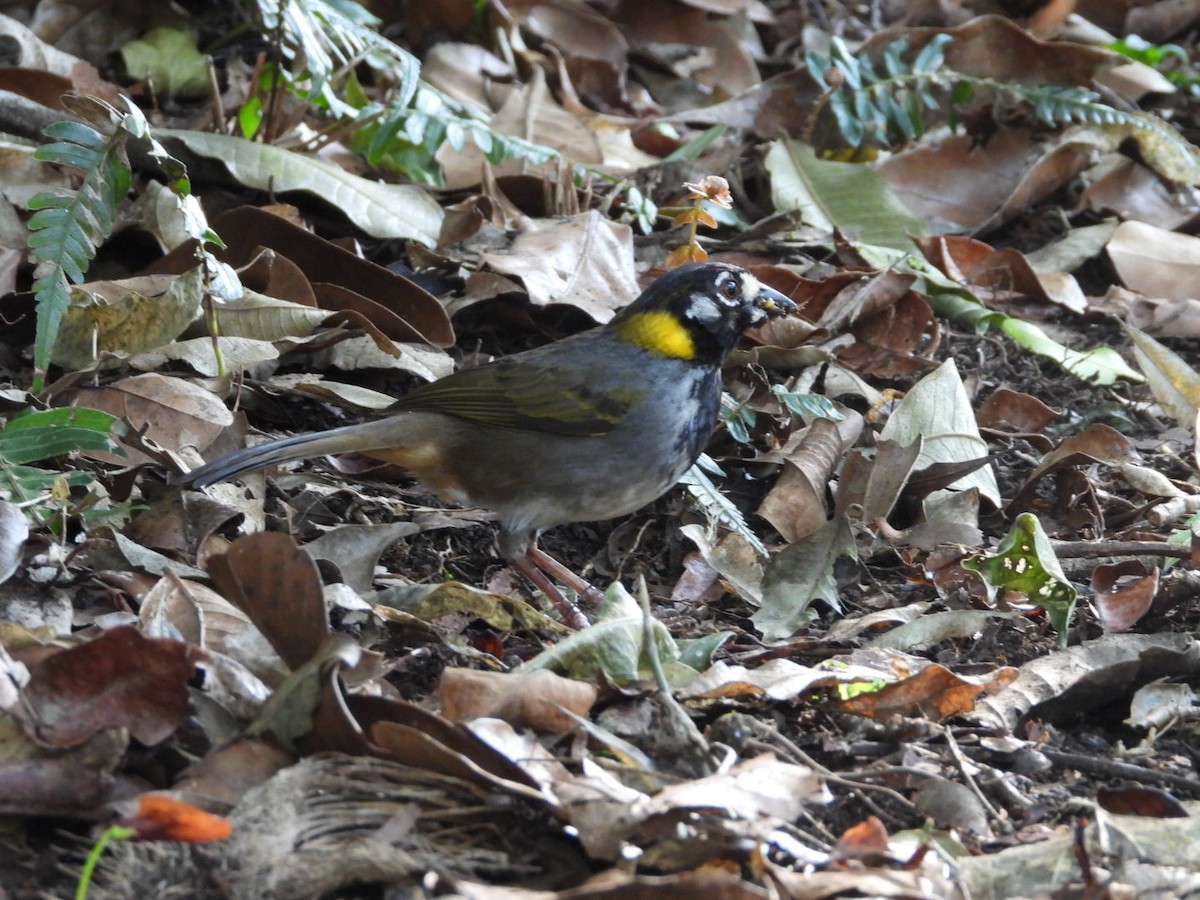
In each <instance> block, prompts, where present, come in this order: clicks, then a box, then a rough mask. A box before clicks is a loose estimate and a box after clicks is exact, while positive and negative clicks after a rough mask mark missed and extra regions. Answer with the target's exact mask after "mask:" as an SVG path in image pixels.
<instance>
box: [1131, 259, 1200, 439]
mask: <svg viewBox="0 0 1200 900" xmlns="http://www.w3.org/2000/svg"><path fill="white" fill-rule="evenodd" d="M1193 240H1195V239H1194V238H1193ZM1196 243H1197V244H1198V245H1200V240H1198V241H1196ZM1125 331H1126V332H1127V333H1128V334H1129V336H1130V337H1131V338H1133V354H1134V356H1136V357H1137V360H1138V363H1139V365H1140V366H1141V368H1142V371H1143V372H1144V373H1145V375H1146V382H1147V383H1148V384H1149V385H1150V390H1151V391H1152V392H1153V393H1154V398H1155V399H1156V400H1158V402H1159V403H1160V404H1161V405H1162V408H1163V409H1164V410H1166V411H1167V414H1168V415H1170V416H1171V418H1173V419H1174V420H1175V421H1176V422H1178V423H1179V424H1180V425H1182V426H1183V427H1184V428H1190V427H1192V426H1193V424H1194V423H1195V421H1196V417H1197V415H1198V414H1200V372H1197V371H1196V370H1195V369H1193V368H1192V367H1191V366H1189V365H1188V364H1187V363H1186V362H1184V360H1183V358H1182V357H1180V356H1179V354H1177V353H1175V352H1174V351H1173V350H1170V349H1168V348H1166V347H1164V346H1163V345H1162V344H1160V343H1159V342H1158V341H1156V340H1155V339H1154V338H1152V337H1150V335H1148V334H1145V333H1143V332H1141V331H1139V330H1138V329H1136V328H1134V327H1133V326H1132V325H1126V326H1125Z"/></svg>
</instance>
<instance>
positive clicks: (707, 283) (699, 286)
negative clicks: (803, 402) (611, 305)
mask: <svg viewBox="0 0 1200 900" xmlns="http://www.w3.org/2000/svg"><path fill="white" fill-rule="evenodd" d="M795 311H796V304H795V303H793V302H792V301H791V300H789V299H788V298H787V297H785V296H784V295H783V294H781V293H779V292H778V291H775V290H772V289H771V288H769V287H765V286H764V285H762V284H760V283H759V281H758V279H757V278H755V277H754V276H753V275H751V274H750V273H749V272H747V271H746V270H745V269H740V268H738V267H737V266H731V265H726V264H725V263H691V264H689V265H686V266H680V267H679V268H677V269H672V270H671V271H670V272H667V273H666V274H665V275H663V276H662V277H661V278H659V279H658V280H657V281H655V282H654V283H653V284H652V285H650V287H648V288H646V290H645V291H643V292H642V295H641V296H640V297H638V298H637V299H636V300H634V301H633V303H631V304H629V306H627V307H625V309H623V310H621V312H620V313H619V314H618V315H617V316H616V318H614V319H613V320H612V321H611V322H610V323H609V325H608V327H609V328H610V329H612V330H613V331H614V332H616V334H617V335H618V336H619V337H620V338H622V339H623V340H626V341H628V342H629V343H631V344H636V345H637V346H639V347H642V348H644V349H646V350H649V351H650V352H651V353H654V354H657V355H659V356H666V357H671V358H674V359H686V360H690V361H694V362H697V363H701V364H707V365H720V363H721V362H722V360H724V359H725V357H726V356H728V355H729V352H730V351H731V350H733V348H734V346H735V345H736V344H737V340H738V338H739V337H740V336H741V334H742V332H743V331H745V330H746V329H747V328H753V327H755V326H757V325H762V324H763V323H764V322H766V321H767V319H768V318H770V317H771V316H781V315H785V314H787V313H792V312H795Z"/></svg>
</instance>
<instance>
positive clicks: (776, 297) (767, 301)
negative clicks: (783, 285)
mask: <svg viewBox="0 0 1200 900" xmlns="http://www.w3.org/2000/svg"><path fill="white" fill-rule="evenodd" d="M754 305H755V306H757V307H758V308H759V309H761V310H764V311H765V312H766V313H767V314H768V315H770V316H790V315H791V314H792V313H794V312H798V311H799V309H800V307H799V306H797V305H796V304H795V303H794V302H792V301H791V300H790V299H788V298H787V297H786V296H784V295H783V294H781V293H780V292H779V291H777V290H774V289H773V288H769V287H766V286H765V285H760V286H759V289H758V296H757V297H755V298H754Z"/></svg>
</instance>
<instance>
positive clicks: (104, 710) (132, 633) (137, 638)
mask: <svg viewBox="0 0 1200 900" xmlns="http://www.w3.org/2000/svg"><path fill="white" fill-rule="evenodd" d="M201 656H202V654H201V652H200V651H199V650H198V649H197V648H195V647H192V646H190V645H188V644H185V643H183V642H182V641H172V640H148V639H146V638H144V637H142V636H141V634H139V633H138V631H137V629H135V628H130V627H121V628H113V629H110V630H109V631H105V632H102V633H101V634H100V635H99V636H97V637H95V638H93V639H92V640H90V641H87V642H86V643H83V644H78V645H76V646H74V647H71V648H69V649H67V650H60V651H59V652H57V653H55V654H53V655H51V656H47V657H46V658H44V659H42V660H41V661H40V662H39V663H37V664H35V665H31V666H30V676H31V677H30V681H29V684H28V685H27V686H26V688H25V691H24V694H25V699H26V700H27V701H28V703H29V708H30V710H31V712H32V715H33V717H34V721H35V722H36V727H37V735H38V738H39V739H40V740H42V741H44V742H46V743H47V744H52V745H54V746H56V747H72V746H75V745H77V744H81V743H83V742H84V741H86V740H87V739H88V738H90V737H91V736H92V735H94V734H96V732H98V731H100V730H102V729H104V728H113V727H118V728H127V729H128V730H129V733H130V734H132V735H133V736H134V737H135V738H137V739H138V740H139V741H141V742H142V743H143V744H147V745H153V744H157V743H159V742H160V741H163V740H166V738H167V737H169V736H170V735H171V733H172V732H174V731H175V729H176V728H178V727H179V726H180V725H181V724H182V723H183V720H184V719H185V718H186V717H187V714H188V710H189V706H190V702H189V698H188V687H187V683H188V681H189V680H190V679H191V678H192V676H193V674H194V673H195V668H196V663H197V661H198V660H199V659H200V658H201Z"/></svg>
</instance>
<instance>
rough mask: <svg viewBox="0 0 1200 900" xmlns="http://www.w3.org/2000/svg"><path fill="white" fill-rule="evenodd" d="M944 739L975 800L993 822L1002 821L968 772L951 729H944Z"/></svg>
mask: <svg viewBox="0 0 1200 900" xmlns="http://www.w3.org/2000/svg"><path fill="white" fill-rule="evenodd" d="M942 737H944V738H945V739H946V747H947V749H948V750H949V751H950V755H951V756H952V757H954V764H955V765H956V766H958V771H959V772H960V773H961V774H962V777H963V781H965V782H966V784H967V787H968V788H970V790H971V793H972V794H974V795H975V799H977V800H978V801H979V802H980V803H982V804H983V808H984V809H986V810H987V813H988V815H989V816H991V818H992V821H995V822H999V821H1002V820H1003V819H1004V818H1005V816H1004V814H1003V813H1001V812H1000V810H998V809H996V807H994V806H993V805H992V804H991V803H990V802H989V801H988V798H987V797H985V796H984V795H983V791H981V790H980V789H979V785H978V784H976V783H975V778H974V777H973V776H972V775H971V773H970V772H969V771H968V764H967V763H968V761H967V758H966V757H965V756H963V752H962V750H961V749H960V748H959V746H958V741H956V740H955V739H954V735H953V734H951V733H950V729H949V728H945V727H943V728H942Z"/></svg>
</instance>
